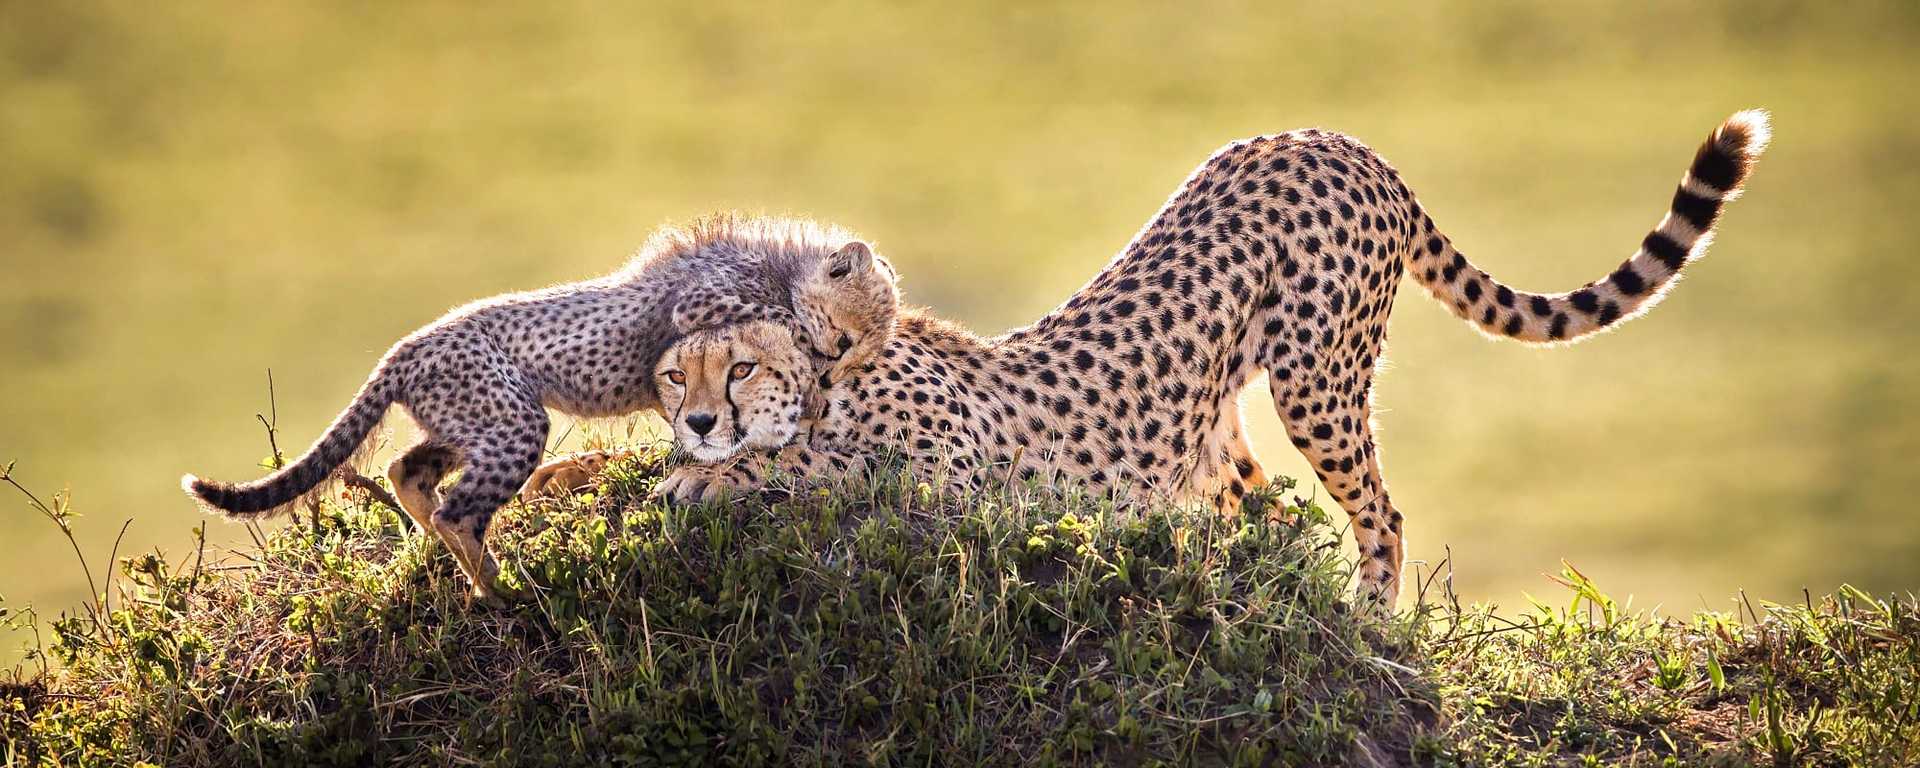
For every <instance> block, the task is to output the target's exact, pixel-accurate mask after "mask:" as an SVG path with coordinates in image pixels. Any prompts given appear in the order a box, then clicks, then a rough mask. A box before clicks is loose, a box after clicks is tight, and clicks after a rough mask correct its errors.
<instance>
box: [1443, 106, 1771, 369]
mask: <svg viewBox="0 0 1920 768" xmlns="http://www.w3.org/2000/svg"><path fill="white" fill-rule="evenodd" d="M1767 138H1768V126H1767V113H1766V112H1763V111H1761V110H1757V109H1754V110H1747V111H1745V112H1739V113H1735V114H1734V116H1732V117H1729V118H1727V121H1726V122H1724V123H1721V124H1720V127H1719V128H1716V129H1714V131H1713V133H1712V134H1710V135H1708V136H1707V141H1706V143H1704V144H1702V145H1700V151H1699V152H1698V153H1696V154H1694V156H1693V165H1692V166H1690V167H1689V168H1687V175H1686V176H1685V177H1683V178H1682V179H1681V180H1680V188H1679V190H1678V191H1676V192H1674V193H1673V205H1672V206H1671V207H1670V208H1669V209H1668V210H1667V216H1666V218H1664V219H1661V221H1660V226H1657V227H1654V229H1653V231H1652V232H1650V233H1648V234H1647V237H1646V239H1645V240H1642V241H1640V250H1639V251H1637V252H1635V253H1634V254H1633V257H1632V258H1629V259H1627V260H1626V262H1625V263H1623V264H1621V265H1620V268H1619V269H1616V270H1614V271H1613V274H1611V275H1608V276H1606V277H1604V278H1602V279H1599V280H1595V281H1593V282H1591V283H1587V284H1586V285H1584V286H1581V287H1580V288H1578V289H1576V290H1573V291H1569V292H1566V293H1528V292H1526V291H1521V290H1516V289H1514V288H1512V287H1509V286H1507V285H1505V284H1502V283H1501V282H1500V281H1498V280H1495V279H1493V276H1491V275H1488V274H1487V273H1486V272H1485V271H1483V270H1481V269H1480V268H1478V267H1475V266H1474V265H1473V264H1472V263H1470V262H1468V261H1467V259H1466V257H1465V256H1462V255H1460V252H1459V251H1456V250H1454V248H1453V244H1452V243H1451V242H1449V241H1448V240H1447V238H1446V236H1445V235H1442V234H1440V232H1439V231H1438V230H1437V229H1435V228H1434V225H1433V220H1432V219H1431V218H1429V217H1428V216H1426V215H1425V214H1424V213H1421V214H1420V221H1419V223H1418V226H1419V228H1420V230H1419V233H1418V234H1417V235H1415V236H1414V243H1413V247H1412V250H1413V258H1412V260H1411V262H1410V263H1409V264H1408V268H1409V270H1410V271H1411V272H1413V275H1414V279H1416V280H1418V281H1420V284H1421V285H1424V286H1426V288H1427V292H1428V293H1430V294H1432V295H1433V297H1434V298H1436V299H1439V300H1440V302H1441V303H1443V304H1446V305H1447V306H1448V307H1450V308H1452V309H1453V313H1454V314H1456V315H1459V316H1460V317H1461V318H1463V319H1466V320H1467V321H1469V322H1472V323H1475V324H1477V325H1478V326H1479V327H1480V329H1481V330H1483V331H1485V332H1486V333H1488V334H1491V335H1497V336H1505V337H1509V338H1513V339H1518V340H1520V341H1526V342H1534V343H1544V344H1551V343H1556V342H1567V341H1574V340H1576V339H1580V338H1583V337H1586V336H1589V335H1592V334H1595V333H1598V332H1600V331H1603V330H1606V329H1607V328H1608V327H1609V326H1612V325H1613V324H1615V323H1618V322H1620V321H1622V320H1626V319H1630V318H1632V317H1635V316H1637V315H1639V314H1640V313H1642V312H1645V311H1647V310H1648V309H1650V308H1652V307H1653V305H1654V304H1657V303H1659V301H1660V298H1661V297H1662V296H1663V295H1665V294H1666V292H1667V289H1668V287H1669V286H1671V285H1672V284H1673V282H1674V279H1675V278H1677V277H1679V276H1680V270H1681V269H1683V268H1685V267H1686V266H1687V264H1688V263H1690V262H1692V261H1693V260H1695V259H1698V258H1700V257H1701V256H1703V255H1705V254H1706V250H1707V245H1708V243H1709V242H1711V241H1712V239H1713V225H1714V223H1715V222H1716V221H1717V220H1718V219H1719V217H1720V208H1721V206H1723V205H1725V204H1726V202H1727V201H1729V200H1732V199H1733V198H1734V197H1736V196H1738V195H1739V193H1740V186H1741V184H1742V183H1744V182H1745V181H1746V179H1747V174H1748V173H1749V172H1751V171H1752V170H1753V164H1754V162H1755V161H1756V160H1758V159H1759V157H1760V153H1761V152H1762V151H1763V150H1765V149H1766V147H1767Z"/></svg>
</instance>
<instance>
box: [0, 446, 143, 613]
mask: <svg viewBox="0 0 1920 768" xmlns="http://www.w3.org/2000/svg"><path fill="white" fill-rule="evenodd" d="M15 463H16V462H12V461H9V462H7V464H6V466H4V467H0V482H5V483H6V484H7V485H11V486H13V489H14V490H16V491H19V492H20V493H21V495H24V496H26V497H27V501H28V502H29V504H30V505H31V506H32V507H33V508H34V509H35V510H36V511H38V512H39V513H40V514H42V515H44V516H46V518H47V519H48V520H51V521H53V524H54V525H56V526H59V527H60V535H62V536H65V537H66V539H67V546H69V547H72V548H73V557H74V559H76V560H78V561H80V573H81V574H83V575H85V576H86V577H87V591H88V592H89V593H91V594H92V596H93V600H92V601H91V602H89V603H87V604H86V605H85V606H84V607H85V608H86V609H87V613H88V614H89V615H90V618H92V619H93V624H94V627H96V628H98V629H99V630H100V632H101V635H102V636H103V637H104V636H108V634H109V630H110V629H111V627H109V626H108V625H107V623H106V622H103V621H101V620H100V616H101V614H102V613H104V611H105V606H104V605H102V604H101V602H100V599H101V594H100V587H99V584H98V582H96V581H94V579H93V568H92V567H91V566H89V565H87V556H86V554H85V553H82V552H81V551H80V542H79V541H77V540H75V539H74V538H73V528H72V527H71V526H69V525H68V524H67V515H66V514H63V513H62V512H57V511H54V510H53V508H51V507H48V506H47V505H46V503H45V502H42V501H40V497H39V496H35V495H34V494H33V491H29V490H27V487H26V486H24V485H21V484H20V481H18V480H15V479H13V467H14V464H15ZM59 501H60V497H59V496H58V495H57V494H56V495H55V496H54V502H55V503H58V502H59ZM128 522H132V521H128ZM108 567H109V568H111V567H112V564H111V563H109V564H108Z"/></svg>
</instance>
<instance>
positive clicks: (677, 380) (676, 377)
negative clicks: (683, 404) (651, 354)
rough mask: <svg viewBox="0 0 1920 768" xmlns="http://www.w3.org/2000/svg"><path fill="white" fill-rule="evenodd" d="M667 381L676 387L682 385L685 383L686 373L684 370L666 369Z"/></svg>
mask: <svg viewBox="0 0 1920 768" xmlns="http://www.w3.org/2000/svg"><path fill="white" fill-rule="evenodd" d="M667 381H671V382H673V385H674V386H676V387H678V386H684V385H686V383H687V374H686V372H685V371H667Z"/></svg>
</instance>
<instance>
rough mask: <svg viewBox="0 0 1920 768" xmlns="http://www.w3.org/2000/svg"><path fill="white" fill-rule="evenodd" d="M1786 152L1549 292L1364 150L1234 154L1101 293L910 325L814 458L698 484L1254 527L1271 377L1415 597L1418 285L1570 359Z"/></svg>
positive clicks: (1738, 142) (1718, 157)
mask: <svg viewBox="0 0 1920 768" xmlns="http://www.w3.org/2000/svg"><path fill="white" fill-rule="evenodd" d="M1766 138H1767V123H1766V119H1765V115H1764V114H1763V113H1760V112H1743V113H1740V114H1737V115H1735V116H1733V117H1732V118H1731V119H1729V120H1728V121H1726V122H1725V123H1724V124H1723V125H1721V126H1720V127H1719V128H1718V129H1717V130H1715V131H1714V132H1713V133H1712V134H1711V135H1710V136H1709V137H1708V139H1707V141H1706V142H1705V144H1704V145H1702V146H1701V147H1700V149H1699V151H1698V153H1697V154H1696V156H1695V158H1694V161H1693V163H1692V165H1691V166H1690V168H1689V170H1688V172H1687V174H1686V175H1685V176H1684V177H1683V179H1682V182H1681V184H1680V187H1679V189H1678V191H1677V192H1676V193H1675V194H1674V197H1673V200H1672V203H1671V205H1670V207H1669V210H1668V212H1667V215H1666V216H1665V218H1664V219H1663V220H1662V221H1661V222H1660V224H1659V225H1658V226H1657V227H1655V228H1654V229H1653V230H1652V232H1651V233H1649V234H1648V235H1647V236H1646V237H1645V238H1644V239H1643V240H1642V241H1641V244H1640V247H1639V249H1638V250H1637V251H1636V252H1635V253H1634V254H1633V256H1632V257H1630V258H1628V259H1627V260H1626V261H1625V262H1624V263H1622V264H1620V265H1619V266H1618V267H1617V268H1616V269H1615V270H1614V271H1613V272H1612V273H1610V274H1609V275H1607V276H1605V277H1603V278H1601V279H1599V280H1595V281H1593V282H1590V283H1588V284H1586V285H1584V286H1581V287H1580V288H1577V289H1575V290H1572V291H1568V292H1564V293H1531V292H1527V291H1522V290H1519V289H1516V288H1513V287H1510V286H1508V285H1505V284H1502V283H1500V282H1498V281H1496V280H1494V279H1493V277H1492V276H1490V275H1488V274H1487V273H1486V272H1485V271H1483V270H1481V269H1479V268H1477V267H1475V266H1473V265H1472V264H1471V263H1470V262H1468V261H1467V259H1466V257H1465V256H1464V255H1462V254H1461V253H1460V251H1458V250H1457V249H1456V248H1455V247H1454V245H1453V244H1452V242H1451V241H1450V240H1449V239H1448V238H1447V237H1446V236H1445V235H1444V234H1442V233H1441V232H1440V230H1439V229H1438V228H1437V227H1436V226H1435V224H1434V222H1433V219H1432V218H1431V217H1430V216H1429V215H1428V212H1427V211H1426V209H1424V208H1423V207H1422V206H1421V205H1420V203H1419V202H1418V201H1417V200H1416V199H1415V197H1414V195H1413V194H1412V193H1411V192H1410V191H1409V190H1408V189H1407V187H1406V185H1405V184H1404V183H1402V181H1401V179H1400V177H1399V174H1398V173H1396V172H1395V171H1394V169H1393V168H1392V167H1390V166H1389V165H1388V164H1387V163H1386V161H1384V160H1383V159H1381V158H1380V156H1379V155H1377V154H1375V153H1374V152H1373V151H1372V150H1370V149H1368V148H1367V147H1366V146H1364V145H1362V144H1361V143H1360V142H1358V141H1355V140H1354V139H1352V138H1349V137H1346V136H1342V135H1339V134H1334V133H1326V132H1321V131H1316V130H1307V131H1297V132H1292V133H1285V134H1280V135H1277V136H1268V137H1262V138H1257V139H1253V140H1250V141H1243V142H1238V143H1235V144H1232V145H1229V146H1227V147H1226V148H1224V149H1222V150H1220V151H1219V152H1217V153H1216V154H1214V155H1213V157H1212V158H1211V159H1209V160H1208V161H1207V162H1206V163H1205V164H1203V165H1202V166H1200V168H1199V169H1198V170H1196V171H1195V172H1194V173H1193V175H1192V176H1191V177H1190V178H1188V180H1187V181H1186V183H1185V184H1184V185H1183V186H1182V187H1181V189H1180V190H1179V191H1178V192H1177V193H1176V194H1175V195H1174V196H1173V197H1172V198H1171V199H1170V200H1168V202H1167V203H1166V205H1165V206H1164V207H1163V208H1162V209H1161V210H1160V212H1159V214H1158V215H1157V216H1155V217H1154V218H1153V220H1152V221H1150V222H1149V223H1148V224H1147V225H1146V227H1145V228H1144V229H1142V230H1141V231H1140V233H1139V234H1138V235H1137V236H1136V238H1135V239H1134V241H1133V242H1132V244H1130V245H1129V246H1128V247H1127V248H1126V250H1125V251H1124V252H1122V253H1121V254H1120V255H1119V256H1117V257H1116V258H1115V259H1114V260H1113V261H1112V262H1111V263H1109V264H1108V265H1107V267H1106V268H1105V269H1104V270H1103V271H1101V272H1100V274H1099V275H1098V276H1096V277H1094V278H1093V280H1092V281H1091V282H1089V283H1088V284H1087V285H1086V287H1084V288H1082V289H1081V290H1080V291H1079V292H1078V293H1076V294H1074V295H1073V297H1072V298H1070V299H1069V300H1068V301H1067V302H1066V304H1065V305H1063V306H1061V307H1060V308H1058V309H1056V310H1054V311H1053V312H1052V313H1050V314H1048V315H1047V316H1045V317H1043V318H1041V319H1040V320H1039V321H1038V322H1036V323H1034V324H1033V325H1031V326H1029V327H1027V328H1023V329H1020V330H1017V331H1013V332H1011V333H1008V334H1006V335H1003V336H999V337H996V338H991V339H981V338H978V337H976V336H974V335H972V334H970V333H968V332H966V331H965V330H964V329H961V328H960V327H958V326H956V325H954V324H952V323H948V322H945V321H942V320H940V319H937V318H934V317H931V316H927V315H924V314H915V315H912V316H908V317H905V318H903V319H902V320H901V322H900V323H899V325H898V327H897V330H896V333H895V335H894V336H893V337H892V340H891V341H890V342H889V344H888V345H887V347H886V348H885V349H884V351H883V352H882V353H881V355H880V357H879V358H878V360H877V361H876V363H875V364H874V365H873V366H872V367H871V368H870V369H869V370H867V371H865V372H864V373H862V374H861V375H859V376H857V377H854V378H850V379H848V380H846V381H843V382H840V383H838V384H835V385H833V387H832V388H831V389H830V391H829V392H828V394H827V395H826V398H825V399H826V400H827V401H828V402H829V403H830V408H829V410H828V412H827V414H826V416H825V417H824V418H822V419H821V420H820V421H819V422H818V423H817V424H815V425H814V426H813V430H812V433H811V437H810V438H808V439H806V440H804V441H796V442H795V443H794V444H792V445H790V446H788V447H787V448H785V449H783V450H781V451H779V452H778V453H777V454H773V455H771V456H763V455H744V456H743V457H741V458H739V459H737V460H736V461H733V462H731V463H725V464H718V465H713V466H705V467H690V468H686V469H683V470H681V472H682V473H684V474H687V475H692V476H697V477H698V481H690V480H688V479H686V478H681V479H678V480H676V482H675V487H676V488H678V489H681V490H683V491H687V490H691V491H693V492H696V493H698V494H699V495H701V496H711V495H713V493H714V492H715V489H723V488H735V487H755V486H758V485H761V484H763V483H765V482H768V480H769V478H770V477H774V476H785V477H792V478H795V479H797V480H799V481H802V482H831V481H832V480H834V479H837V478H844V477H847V476H857V475H858V471H859V470H860V469H861V468H862V467H865V466H867V465H868V463H869V462H870V461H871V459H872V457H873V456H875V455H878V454H880V453H881V452H884V451H889V450H901V451H904V452H905V453H906V454H907V455H908V457H909V458H910V459H912V460H913V462H914V465H915V467H916V468H917V471H919V472H921V473H922V474H923V475H925V476H928V477H936V478H941V479H944V481H945V482H947V483H948V484H950V485H952V486H954V487H956V488H959V489H967V490H971V489H978V488H981V487H983V486H984V485H988V484H991V483H992V482H994V481H997V480H1000V479H1016V480H1017V479H1021V478H1031V479H1038V480H1040V481H1043V482H1055V481H1059V480H1069V481H1072V482H1075V483H1079V484H1083V485H1086V486H1090V487H1092V488H1094V489H1102V490H1113V491H1119V492H1125V493H1127V494H1130V495H1133V496H1137V497H1142V498H1152V497H1162V498H1168V499H1172V500H1176V501H1179V500H1188V499H1204V500H1207V501H1210V502H1212V503H1214V504H1216V505H1218V506H1219V507H1221V508H1222V509H1225V510H1235V509H1238V508H1239V507H1240V501H1241V499H1242V497H1243V496H1244V495H1245V494H1246V493H1247V491H1248V490H1249V489H1250V488H1251V487H1253V486H1255V485H1258V484H1260V483H1262V482H1263V480H1264V477H1263V471H1262V469H1261V466H1260V462H1259V460H1258V459H1257V458H1255V456H1254V455H1253V452H1252V451H1251V450H1250V449H1249V447H1248V445H1247V441H1246V437H1245V430H1244V428H1243V422H1242V418H1241V413H1240V393H1241V390H1242V389H1243V388H1244V387H1245V386H1246V385H1247V384H1248V383H1249V382H1250V381H1251V380H1252V379H1253V378H1254V377H1255V376H1258V375H1261V374H1265V375H1266V376H1267V378H1268V384H1269V386H1270V388H1271V391H1272V394H1273V403H1274V407H1275V409H1276V410H1277V411H1278V413H1279V415H1280V417H1281V420H1282V422H1283V423H1284V424H1285V427H1286V432H1287V435H1288V436H1289V438H1290V439H1291V440H1292V442H1293V445H1294V447H1296V448H1298V449H1299V450H1300V452H1301V453H1302V454H1304V455H1305V456H1306V457H1307V459H1308V460H1309V461H1310V462H1311V463H1312V465H1313V467H1314V470H1315V471H1316V472H1317V473H1318V475H1319V479H1320V482H1321V484H1322V485H1323V486H1324V487H1325V488H1326V489H1327V491H1328V492H1329V493H1330V494H1331V495H1332V497H1333V498H1334V499H1335V500H1336V501H1337V502H1338V503H1339V504H1340V506H1341V507H1343V508H1344V509H1345V511H1346V512H1347V514H1348V515H1349V517H1350V518H1351V520H1352V523H1353V531H1354V533H1355V537H1356V539H1357V540H1358V544H1359V548H1360V554H1361V558H1360V576H1361V580H1362V581H1361V585H1362V590H1363V592H1364V593H1366V594H1369V595H1372V596H1375V597H1377V598H1379V599H1381V600H1383V601H1385V602H1387V603H1388V604H1391V602H1392V601H1393V600H1394V598H1395V596H1396V594H1397V590H1398V585H1399V577H1400V570H1401V562H1402V557H1403V553H1404V543H1405V542H1404V539H1403V538H1402V526H1403V523H1404V518H1403V515H1402V513H1401V511H1400V510H1398V509H1397V508H1395V506H1394V505H1393V503H1392V501H1391V499H1390V497H1389V496H1388V494H1387V487H1386V484H1385V482H1384V480H1383V479H1382V477H1381V471H1380V457H1379V451H1378V450H1377V448H1376V445H1375V441H1374V439H1373V433H1372V426H1371V417H1372V413H1373V410H1372V409H1373V403H1372V384H1373V377H1374V372H1375V371H1376V370H1377V368H1378V364H1379V362H1380V355H1381V350H1382V344H1383V341H1384V340H1385V337H1386V329H1387V316H1388V313H1389V311H1390V310H1391V308H1392V302H1393V297H1394V293H1395V288H1396V287H1397V286H1398V285H1399V283H1400V280H1401V277H1402V276H1403V275H1404V274H1407V273H1411V274H1412V275H1413V277H1414V279H1415V280H1416V281H1418V282H1419V283H1420V284H1421V285H1423V286H1425V288H1426V289H1427V291H1428V292H1429V293H1430V294H1432V295H1433V296H1434V297H1435V298H1437V299H1439V300H1440V301H1441V302H1442V303H1444V304H1445V305H1446V306H1447V307H1448V308H1449V309H1451V310H1452V311H1453V312H1455V313H1456V314H1458V315H1459V316H1460V317H1463V318H1465V319H1467V320H1469V321H1471V322H1472V323H1474V324H1475V325H1477V326H1478V327H1479V328H1480V329H1481V330H1483V331H1485V332H1487V333H1489V334H1492V335H1495V336H1499V337H1505V338H1513V339H1517V340H1520V341H1525V342H1538V343H1555V342H1570V341H1574V340H1577V339H1580V338H1582V337H1585V336H1589V335H1591V334H1594V333H1597V332H1600V331H1603V330H1605V329H1607V328H1608V327H1610V326H1612V325H1614V324H1617V323H1619V322H1620V321H1622V320H1625V319H1628V318H1631V317H1634V316H1636V315H1638V314H1640V313H1641V312H1643V311H1645V310H1646V309H1647V308H1649V307H1651V306H1652V305H1653V304H1654V302H1656V301H1658V300H1659V299H1660V297H1661V296H1662V294H1663V293H1664V291H1665V289H1666V288H1667V287H1668V285H1669V284H1670V283H1671V282H1672V280H1673V279H1674V278H1675V277H1676V276H1677V275H1678V274H1679V273H1680V271H1681V269H1682V268H1683V267H1685V266H1686V265H1687V264H1689V263H1690V262H1691V261H1692V260H1694V259H1697V258H1699V257H1700V256H1701V255H1702V253H1703V252H1704V248H1705V245H1706V242H1707V240H1708V235H1709V234H1710V232H1711V231H1712V228H1713V226H1714V223H1715V222H1716V220H1717V218H1718V216H1719V213H1720V209H1721V206H1722V204H1723V203H1724V202H1725V201H1727V200H1729V199H1731V198H1732V197H1733V196H1734V194H1735V193H1736V192H1737V191H1738V190H1739V188H1740V186H1741V183H1742V182H1743V181H1744V180H1745V178H1746V176H1747V173H1748V171H1749V169H1750V168H1751V166H1752V163H1753V162H1754V160H1755V159H1756V158H1757V157H1758V155H1759V153H1760V151H1761V149H1762V148H1763V146H1764V144H1765V141H1766Z"/></svg>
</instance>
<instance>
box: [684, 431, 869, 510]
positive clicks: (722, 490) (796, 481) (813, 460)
mask: <svg viewBox="0 0 1920 768" xmlns="http://www.w3.org/2000/svg"><path fill="white" fill-rule="evenodd" d="M868 457H869V454H867V453H865V452H862V451H857V450H854V449H850V448H843V447H838V446H835V447H824V448H822V447H815V446H810V445H788V446H786V447H784V448H781V449H780V450H778V451H775V452H773V453H771V454H769V453H766V452H762V451H756V452H751V453H746V454H742V455H740V456H738V457H735V458H733V459H730V460H728V461H725V462H721V463H718V464H688V465H685V466H681V467H678V468H676V469H674V470H673V471H672V472H670V473H668V474H667V477H666V479H665V480H662V481H660V485H659V487H657V488H655V489H654V491H653V495H654V497H655V498H659V499H665V500H666V501H668V502H672V503H675V504H694V503H705V502H710V501H714V500H716V499H719V498H721V497H723V496H726V495H729V494H739V493H744V492H747V491H755V490H760V489H763V488H766V487H767V486H768V484H769V483H770V482H773V481H776V480H780V481H785V482H784V483H783V485H789V486H795V487H797V486H805V487H826V488H830V487H838V486H844V485H846V484H849V483H855V482H860V481H863V480H865V479H866V475H867V470H868V469H869V467H870V462H869V459H868ZM791 489H792V488H791V487H789V488H788V490H791Z"/></svg>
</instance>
